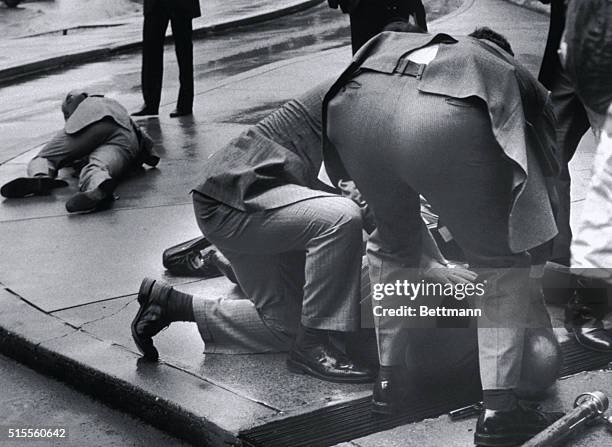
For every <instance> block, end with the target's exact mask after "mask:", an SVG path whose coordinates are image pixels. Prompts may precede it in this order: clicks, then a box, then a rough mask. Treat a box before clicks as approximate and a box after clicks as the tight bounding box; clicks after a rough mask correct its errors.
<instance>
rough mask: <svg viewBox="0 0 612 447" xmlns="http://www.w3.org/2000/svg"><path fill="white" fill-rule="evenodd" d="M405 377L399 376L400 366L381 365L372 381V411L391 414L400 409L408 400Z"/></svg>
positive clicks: (384, 414) (386, 414)
mask: <svg viewBox="0 0 612 447" xmlns="http://www.w3.org/2000/svg"><path fill="white" fill-rule="evenodd" d="M408 398H409V396H408V388H407V386H406V379H405V378H404V377H402V376H401V367H395V366H381V367H380V371H379V372H378V378H377V379H376V382H374V391H373V393H372V413H374V414H379V415H383V416H391V415H393V414H396V413H398V412H399V411H401V409H402V407H403V406H405V404H406V403H407V402H408Z"/></svg>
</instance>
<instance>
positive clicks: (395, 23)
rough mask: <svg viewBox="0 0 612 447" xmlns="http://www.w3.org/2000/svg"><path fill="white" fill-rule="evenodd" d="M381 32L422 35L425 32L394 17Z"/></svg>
mask: <svg viewBox="0 0 612 447" xmlns="http://www.w3.org/2000/svg"><path fill="white" fill-rule="evenodd" d="M383 31H395V32H396V33H424V32H425V31H424V30H423V28H421V27H420V26H418V25H414V24H412V23H410V22H409V21H408V20H406V19H403V18H400V17H394V18H393V19H391V20H390V21H389V22H388V23H387V25H386V26H385V27H384V28H383Z"/></svg>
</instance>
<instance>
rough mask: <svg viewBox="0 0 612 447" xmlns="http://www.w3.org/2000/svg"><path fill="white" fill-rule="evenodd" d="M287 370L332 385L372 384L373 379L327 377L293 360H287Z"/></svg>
mask: <svg viewBox="0 0 612 447" xmlns="http://www.w3.org/2000/svg"><path fill="white" fill-rule="evenodd" d="M287 369H288V370H289V371H291V372H292V373H295V374H306V375H309V376H313V377H316V378H317V379H321V380H325V381H327V382H334V383H372V382H374V378H371V377H338V376H328V375H325V374H322V373H320V372H319V371H317V370H315V369H313V368H311V367H309V366H308V365H305V364H303V363H300V362H296V361H295V360H293V359H290V358H289V359H287Z"/></svg>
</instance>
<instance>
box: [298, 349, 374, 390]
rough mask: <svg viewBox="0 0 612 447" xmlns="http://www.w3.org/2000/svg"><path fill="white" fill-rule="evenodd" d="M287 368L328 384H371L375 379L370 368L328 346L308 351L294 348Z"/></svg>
mask: <svg viewBox="0 0 612 447" xmlns="http://www.w3.org/2000/svg"><path fill="white" fill-rule="evenodd" d="M287 368H288V369H289V371H291V372H294V373H298V374H308V375H311V376H313V377H316V378H318V379H321V380H326V381H328V382H336V383H369V382H372V381H373V379H374V377H373V374H372V371H370V370H369V369H368V368H364V367H361V366H357V365H356V364H355V363H354V362H353V361H352V360H350V359H349V358H348V357H347V356H346V355H345V354H343V353H342V352H340V351H339V350H338V349H336V348H335V347H333V346H331V345H326V344H317V345H316V346H313V347H310V348H307V349H301V348H299V347H293V348H292V349H291V351H290V352H289V357H288V358H287Z"/></svg>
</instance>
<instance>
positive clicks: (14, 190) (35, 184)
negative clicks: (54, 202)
mask: <svg viewBox="0 0 612 447" xmlns="http://www.w3.org/2000/svg"><path fill="white" fill-rule="evenodd" d="M65 186H68V183H67V182H66V181H64V180H58V179H54V178H50V177H38V178H37V177H20V178H16V179H14V180H12V181H10V182H8V183H6V184H5V185H4V186H2V188H1V189H0V195H2V196H3V197H6V198H7V199H23V198H25V197H30V196H44V195H48V194H49V193H50V191H51V190H52V189H55V188H63V187H65Z"/></svg>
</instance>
